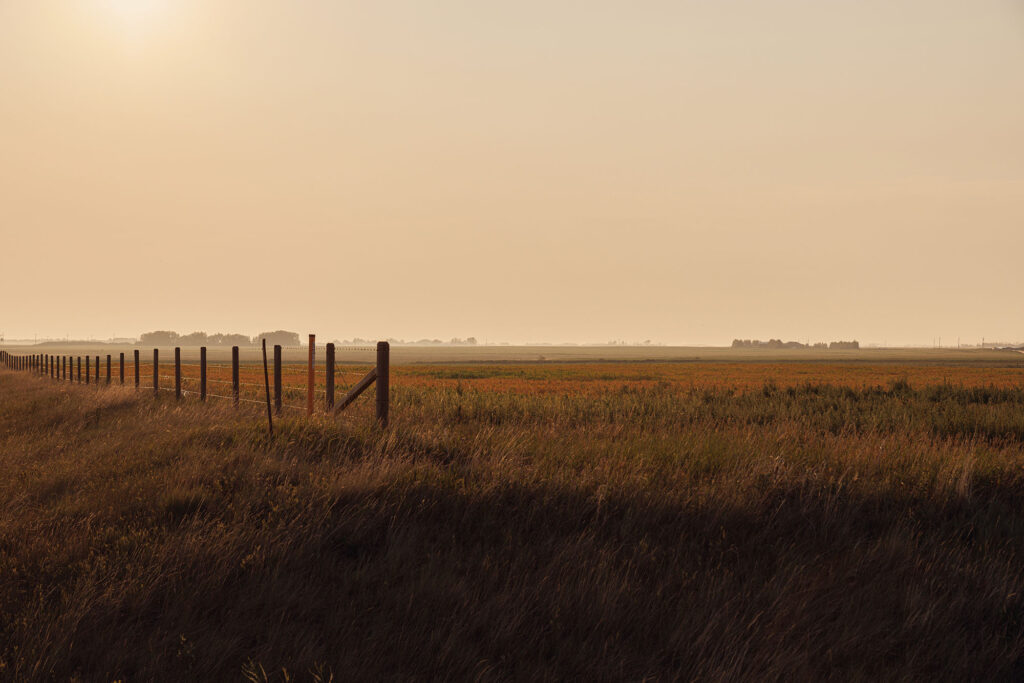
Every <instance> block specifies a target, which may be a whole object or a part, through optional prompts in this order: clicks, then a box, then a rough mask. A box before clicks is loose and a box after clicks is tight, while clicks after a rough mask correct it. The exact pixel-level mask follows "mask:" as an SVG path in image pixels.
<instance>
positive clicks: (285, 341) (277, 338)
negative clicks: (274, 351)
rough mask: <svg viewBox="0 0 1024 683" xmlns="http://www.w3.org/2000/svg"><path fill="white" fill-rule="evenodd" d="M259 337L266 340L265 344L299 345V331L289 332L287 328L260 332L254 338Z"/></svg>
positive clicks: (258, 338)
mask: <svg viewBox="0 0 1024 683" xmlns="http://www.w3.org/2000/svg"><path fill="white" fill-rule="evenodd" d="M260 339H266V340H267V346H273V345H275V344H277V345H280V346H298V345H299V333H298V332H289V331H287V330H274V331H273V332H260V333H259V335H257V336H256V340H257V341H259V340H260Z"/></svg>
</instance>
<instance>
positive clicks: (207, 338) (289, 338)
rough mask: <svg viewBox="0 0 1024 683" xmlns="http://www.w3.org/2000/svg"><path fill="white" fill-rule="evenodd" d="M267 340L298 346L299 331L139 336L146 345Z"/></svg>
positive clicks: (235, 343)
mask: <svg viewBox="0 0 1024 683" xmlns="http://www.w3.org/2000/svg"><path fill="white" fill-rule="evenodd" d="M264 338H265V339H266V340H267V345H268V346H270V345H274V344H280V345H281V346H298V345H299V333H298V332H288V331H286V330H276V331H274V332H261V333H260V334H258V335H256V336H255V337H252V338H251V339H250V338H249V336H248V335H244V334H222V333H220V332H216V333H214V334H207V333H206V332H192V333H191V334H178V333H177V332H173V331H171V330H156V331H154V332H146V333H145V334H143V335H142V336H140V337H139V343H141V344H144V345H146V346H246V345H248V344H257V343H259V341H260V340H261V339H264Z"/></svg>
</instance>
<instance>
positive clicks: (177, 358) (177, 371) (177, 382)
mask: <svg viewBox="0 0 1024 683" xmlns="http://www.w3.org/2000/svg"><path fill="white" fill-rule="evenodd" d="M174 398H175V399H176V400H178V401H180V400H181V347H180V346H175V347H174Z"/></svg>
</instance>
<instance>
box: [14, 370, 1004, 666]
mask: <svg viewBox="0 0 1024 683" xmlns="http://www.w3.org/2000/svg"><path fill="white" fill-rule="evenodd" d="M392 414H393V416H394V423H393V426H392V428H391V429H390V430H389V431H388V432H381V431H380V430H378V429H377V428H375V427H374V426H373V425H372V423H371V420H370V419H369V417H368V414H367V413H366V412H365V411H364V412H362V413H360V412H359V410H358V409H357V411H356V413H355V414H353V415H352V416H347V417H345V418H344V419H343V420H338V421H336V420H328V419H326V418H318V419H314V420H312V421H306V420H304V419H302V420H289V419H286V420H283V421H282V422H279V423H278V425H277V427H278V431H279V433H278V437H277V439H276V440H275V441H274V442H272V443H271V442H268V440H267V437H266V435H265V424H264V423H263V422H261V421H260V417H259V413H258V412H256V411H252V412H247V411H245V410H243V411H241V412H236V411H234V410H233V409H230V408H224V407H218V406H217V405H211V406H200V405H197V404H196V403H193V402H184V403H182V404H180V405H175V404H174V402H173V401H161V402H155V401H153V399H152V398H150V397H148V396H136V395H134V394H133V393H131V392H126V391H122V390H119V389H101V390H97V389H96V388H87V387H81V386H73V385H57V384H52V383H49V382H48V381H45V380H39V379H37V378H33V377H29V376H25V375H15V374H13V373H9V372H0V610H2V611H0V648H2V649H0V667H2V668H0V676H2V677H4V678H8V679H13V680H33V679H35V680H52V679H56V680H68V679H73V678H76V677H77V678H80V679H81V680H104V679H115V678H124V679H127V680H188V679H197V678H198V679H209V680H230V679H239V678H242V677H243V676H244V675H249V676H252V677H255V678H261V677H262V676H263V675H264V673H265V674H266V676H267V677H269V678H270V679H271V680H284V674H283V670H284V669H287V671H288V672H289V674H290V675H291V676H292V677H293V678H296V677H297V678H299V679H300V680H301V679H307V680H314V679H322V680H326V679H327V678H329V677H330V675H332V674H333V675H334V677H335V678H337V679H373V678H401V679H408V678H456V679H466V678H471V679H483V680H491V679H494V680H500V679H548V680H554V679H565V678H579V679H591V680H607V679H623V678H629V679H639V678H644V677H648V678H655V679H670V678H680V677H682V678H700V679H708V680H724V679H743V678H752V677H754V678H760V679H782V678H798V679H800V678H802V679H818V678H826V677H830V676H832V677H837V678H843V679H864V680H868V679H879V678H884V679H894V678H895V679H898V678H914V679H920V678H937V679H945V680H964V679H971V678H976V679H987V680H993V679H1006V680H1010V679H1014V678H1019V677H1021V676H1024V592H1022V588H1024V572H1022V559H1024V469H1022V465H1024V449H1022V443H1024V391H1022V390H1020V389H1013V388H989V389H985V388H969V389H968V388H957V387H953V386H948V385H944V386H937V387H927V388H920V389H915V388H914V387H912V386H910V385H908V384H906V383H899V382H897V383H893V384H891V385H889V386H886V387H883V388H875V389H851V388H844V387H838V386H828V385H807V386H804V387H799V388H787V389H778V388H776V387H774V386H771V385H767V386H765V387H764V388H763V389H761V390H758V391H751V392H742V393H741V392H732V391H728V390H690V391H684V390H679V389H676V388H669V387H658V386H654V387H644V388H642V389H636V390H634V389H630V388H629V387H623V388H622V389H619V390H614V391H608V392H605V393H602V394H599V395H597V396H594V395H590V396H586V397H582V396H576V395H566V394H561V395H559V394H545V395H527V396H524V395H517V394H509V393H494V392H478V391H466V390H464V389H463V388H461V387H455V388H443V389H433V390H432V389H430V388H422V387H415V388H402V387H398V388H396V389H395V396H394V402H393V407H392Z"/></svg>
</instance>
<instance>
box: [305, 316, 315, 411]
mask: <svg viewBox="0 0 1024 683" xmlns="http://www.w3.org/2000/svg"><path fill="white" fill-rule="evenodd" d="M315 362H316V335H315V334H311V335H309V372H308V373H307V377H306V415H312V414H313V384H314V383H315V382H316V366H315V365H314V363H315Z"/></svg>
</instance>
